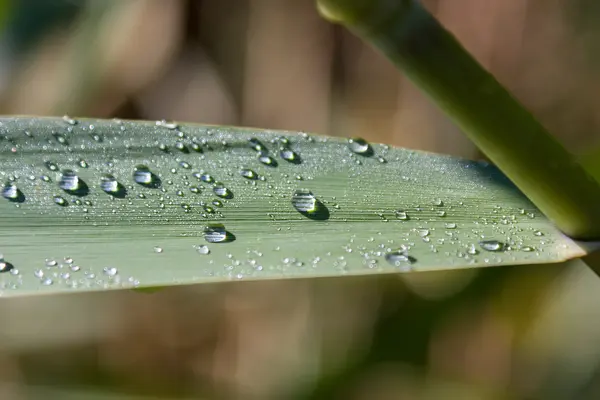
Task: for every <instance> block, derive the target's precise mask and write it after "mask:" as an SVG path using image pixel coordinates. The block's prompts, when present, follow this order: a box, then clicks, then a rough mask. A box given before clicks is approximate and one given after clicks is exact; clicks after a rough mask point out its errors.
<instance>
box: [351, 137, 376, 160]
mask: <svg viewBox="0 0 600 400" xmlns="http://www.w3.org/2000/svg"><path fill="white" fill-rule="evenodd" d="M348 148H349V149H350V151H352V152H353V153H354V154H359V155H361V156H365V157H370V156H372V155H373V149H372V148H371V145H370V144H369V142H367V141H366V140H365V139H363V138H352V139H348Z"/></svg>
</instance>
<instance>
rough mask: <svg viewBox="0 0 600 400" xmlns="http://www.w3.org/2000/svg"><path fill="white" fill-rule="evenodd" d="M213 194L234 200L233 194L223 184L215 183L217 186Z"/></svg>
mask: <svg viewBox="0 0 600 400" xmlns="http://www.w3.org/2000/svg"><path fill="white" fill-rule="evenodd" d="M213 192H215V194H216V195H217V196H219V197H220V198H222V199H231V198H233V192H232V191H231V190H229V189H227V188H226V187H225V185H223V184H222V183H221V182H217V183H215V186H214V187H213Z"/></svg>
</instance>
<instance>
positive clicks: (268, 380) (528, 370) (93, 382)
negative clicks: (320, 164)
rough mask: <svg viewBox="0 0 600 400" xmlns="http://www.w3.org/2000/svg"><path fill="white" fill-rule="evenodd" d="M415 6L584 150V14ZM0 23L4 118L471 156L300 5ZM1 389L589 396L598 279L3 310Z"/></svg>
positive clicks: (408, 279) (596, 350)
mask: <svg viewBox="0 0 600 400" xmlns="http://www.w3.org/2000/svg"><path fill="white" fill-rule="evenodd" d="M425 4H426V6H427V7H428V8H430V10H432V12H434V13H435V15H437V16H438V18H439V19H440V20H441V21H442V22H443V23H444V24H445V25H446V26H447V27H448V28H449V29H450V30H451V31H452V32H454V33H455V34H456V35H457V37H458V38H459V39H460V40H461V41H462V42H463V43H464V45H465V46H466V47H467V48H468V49H469V50H470V51H471V52H472V53H473V54H474V55H475V56H476V57H477V59H478V60H479V61H480V62H481V63H483V64H484V65H485V66H486V67H488V68H489V69H491V70H492V71H493V73H494V74H495V75H496V76H497V77H498V79H499V80H500V81H501V82H502V83H504V84H505V85H507V86H508V87H509V88H510V89H511V90H512V91H513V92H514V93H515V95H516V96H517V97H518V98H519V99H520V100H521V101H522V102H523V103H525V104H526V105H527V106H528V107H529V108H530V109H531V110H532V111H533V112H534V113H535V115H536V116H537V117H538V118H539V119H540V120H541V121H542V122H543V123H544V124H545V125H546V126H547V127H548V128H549V129H550V130H551V131H552V132H553V133H555V134H556V135H557V136H558V137H559V138H560V139H561V140H562V142H563V143H565V145H566V146H567V147H568V148H569V149H570V150H572V151H573V152H575V153H577V154H582V153H584V152H585V151H587V150H589V149H592V148H594V147H595V146H598V145H599V144H600V143H598V141H599V140H600V134H599V132H600V129H599V128H600V101H599V99H600V96H598V93H599V92H600V74H598V73H597V71H598V70H599V67H600V56H599V54H600V24H598V23H597V21H598V20H599V19H600V2H598V1H597V0H485V1H483V0H428V1H425ZM0 29H1V31H2V34H1V36H0V113H2V114H36V115H59V116H60V115H65V114H68V115H71V116H75V117H83V116H86V117H102V118H111V117H119V118H141V119H166V120H177V121H186V122H202V123H208V124H227V125H246V126H254V127H265V128H282V129H291V130H300V131H310V132H316V133H323V134H329V135H336V136H361V137H364V138H365V139H367V140H370V141H374V142H383V143H389V144H395V145H399V146H404V147H410V148H415V149H423V150H428V151H435V152H440V153H448V154H454V155H458V156H464V157H470V158H479V157H481V155H480V154H479V153H478V151H477V149H476V148H475V147H474V146H473V145H472V144H471V143H470V142H469V141H468V140H467V139H465V138H464V137H463V136H462V135H461V133H460V132H459V131H458V130H457V128H455V127H454V126H453V124H452V123H451V122H449V121H448V120H447V119H446V118H445V117H444V116H443V115H441V113H440V112H438V111H437V110H436V109H435V107H433V106H432V105H431V103H430V102H429V101H428V100H427V99H426V98H425V97H424V96H423V95H421V94H420V93H419V91H418V90H417V89H416V88H415V87H414V86H413V85H412V84H411V83H410V82H408V81H407V80H406V79H405V78H404V77H403V76H402V75H401V74H400V73H398V72H396V71H395V70H394V68H393V67H392V66H391V65H390V64H389V63H388V62H387V61H386V60H385V59H383V58H382V57H381V56H380V55H378V54H377V53H375V52H374V51H373V50H371V49H370V48H369V47H368V46H366V45H365V44H363V43H361V42H360V41H359V40H358V39H356V38H355V37H353V36H352V35H351V34H349V33H347V32H346V31H344V30H343V29H341V28H340V27H337V26H333V25H330V24H328V23H327V22H325V21H323V20H322V19H321V18H320V17H319V16H318V14H317V13H316V11H315V5H314V1H313V0H79V1H77V0H0ZM515 146H518V143H515ZM599 165H600V164H599ZM0 398H1V399H7V400H10V399H30V398H33V399H37V398H40V399H307V400H308V399H350V400H363V399H364V400H366V399H382V400H384V399H385V400H387V399H415V400H421V399H597V398H600V278H598V277H597V276H595V275H594V274H593V273H592V272H591V271H590V270H589V269H588V268H587V267H586V266H585V265H583V264H582V263H581V262H572V263H570V264H568V265H564V264H563V265H544V266H519V267H506V268H497V269H487V270H482V271H478V272H476V271H457V272H444V273H422V274H415V275H403V276H402V277H395V276H392V277H385V278H382V277H376V278H373V277H368V278H341V279H319V280H296V281H290V282H286V281H280V282H266V283H261V282H244V283H230V284H221V285H205V286H195V287H182V288H175V289H166V290H162V291H159V292H156V293H151V294H148V293H138V292H127V291H124V292H113V293H96V294H91V295H77V296H73V295H66V296H56V297H44V298H31V299H28V298H25V299H14V300H7V299H5V300H3V301H0Z"/></svg>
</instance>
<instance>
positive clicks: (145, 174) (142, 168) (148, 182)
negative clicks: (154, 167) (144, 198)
mask: <svg viewBox="0 0 600 400" xmlns="http://www.w3.org/2000/svg"><path fill="white" fill-rule="evenodd" d="M133 180H134V181H135V182H136V183H138V184H140V185H142V186H144V187H148V188H153V189H156V188H158V187H160V184H161V181H160V178H159V177H158V176H156V175H155V174H154V173H153V172H152V171H150V168H148V167H147V166H146V165H143V164H139V165H137V166H136V167H135V168H134V169H133Z"/></svg>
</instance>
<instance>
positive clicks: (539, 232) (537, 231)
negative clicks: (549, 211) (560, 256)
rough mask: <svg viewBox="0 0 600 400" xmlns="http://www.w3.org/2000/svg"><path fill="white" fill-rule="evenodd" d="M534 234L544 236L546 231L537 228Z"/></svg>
mask: <svg viewBox="0 0 600 400" xmlns="http://www.w3.org/2000/svg"><path fill="white" fill-rule="evenodd" d="M533 234H534V235H535V236H544V232H542V231H540V230H537V229H536V230H535V231H533Z"/></svg>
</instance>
